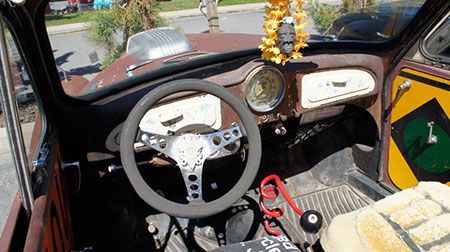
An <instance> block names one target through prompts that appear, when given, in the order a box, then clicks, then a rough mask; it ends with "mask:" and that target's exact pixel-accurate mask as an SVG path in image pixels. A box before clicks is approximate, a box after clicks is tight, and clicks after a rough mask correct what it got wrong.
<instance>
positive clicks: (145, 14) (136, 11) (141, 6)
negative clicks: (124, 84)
mask: <svg viewBox="0 0 450 252" xmlns="http://www.w3.org/2000/svg"><path fill="white" fill-rule="evenodd" d="M157 5H158V2H157V1H156V0H126V1H123V2H121V3H120V4H117V5H114V6H113V8H112V9H106V10H105V9H102V10H99V11H96V12H94V14H93V17H92V20H93V21H91V22H90V23H89V29H90V30H91V33H90V36H89V39H90V40H91V41H92V42H93V43H94V44H96V45H97V47H102V48H104V49H105V51H106V52H107V53H106V56H105V59H104V60H103V62H102V63H101V67H100V68H101V69H104V68H106V67H107V66H108V65H110V64H111V63H113V62H114V61H115V60H117V59H118V58H120V57H121V56H122V55H123V53H124V52H125V48H126V43H127V41H128V38H129V37H131V36H132V35H134V34H136V33H139V32H142V31H145V30H149V29H152V28H156V27H160V26H164V25H165V23H164V20H163V19H162V18H161V17H160V16H159V15H158V11H157V10H158V9H157V8H158V6H157ZM119 31H121V32H123V36H122V38H120V39H117V34H118V32H119Z"/></svg>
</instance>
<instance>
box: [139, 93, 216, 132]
mask: <svg viewBox="0 0 450 252" xmlns="http://www.w3.org/2000/svg"><path fill="white" fill-rule="evenodd" d="M221 126H222V116H221V107H220V99H219V98H217V97H215V96H213V95H203V96H199V97H194V98H190V99H186V100H181V101H177V102H172V103H169V104H166V105H163V106H160V107H156V108H152V109H150V110H149V111H147V113H146V114H145V115H144V117H143V118H142V120H141V122H140V124H139V127H140V128H141V130H143V131H148V132H152V133H156V134H167V132H168V131H172V132H176V131H179V130H182V131H183V132H186V131H195V132H202V131H209V130H211V129H214V130H218V129H220V127H221Z"/></svg>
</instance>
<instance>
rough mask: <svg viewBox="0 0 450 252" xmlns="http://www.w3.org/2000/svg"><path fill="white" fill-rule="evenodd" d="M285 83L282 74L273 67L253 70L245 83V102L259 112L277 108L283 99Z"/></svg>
mask: <svg viewBox="0 0 450 252" xmlns="http://www.w3.org/2000/svg"><path fill="white" fill-rule="evenodd" d="M284 85H285V81H284V77H283V75H282V74H281V72H280V71H279V70H278V69H276V68H275V67H272V66H261V67H258V68H256V69H255V70H253V71H252V72H251V73H250V74H249V75H248V76H247V79H245V82H244V90H243V92H244V100H245V102H246V103H247V105H248V106H250V107H251V108H252V109H253V110H255V111H257V112H267V111H270V110H272V109H273V108H275V107H276V106H277V105H278V104H279V103H280V102H281V100H282V99H283V96H284V89H285V87H284Z"/></svg>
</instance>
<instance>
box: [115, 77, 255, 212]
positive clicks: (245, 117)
mask: <svg viewBox="0 0 450 252" xmlns="http://www.w3.org/2000/svg"><path fill="white" fill-rule="evenodd" d="M185 91H197V92H204V93H208V94H212V95H214V96H216V97H218V98H220V99H221V100H222V101H223V102H225V103H227V104H228V105H229V106H230V107H231V108H232V109H233V110H234V111H235V112H236V114H237V115H238V116H239V119H240V120H241V123H240V125H233V126H232V127H231V128H229V129H225V130H222V131H217V132H213V133H208V134H194V133H182V134H181V135H160V134H155V133H152V132H146V131H143V130H141V129H140V127H139V124H140V122H141V120H142V118H143V117H144V115H145V113H146V112H147V111H148V110H149V109H150V108H151V107H152V106H153V105H155V104H156V103H157V102H158V101H160V100H161V99H163V98H164V97H167V96H169V95H171V94H175V93H178V92H185ZM244 136H245V137H246V138H247V141H248V157H247V163H246V166H245V168H244V170H243V172H242V175H241V177H240V179H239V180H238V181H237V183H236V184H235V185H234V186H233V187H232V188H231V189H230V190H229V191H228V192H226V193H225V194H224V195H222V196H221V197H219V198H217V199H215V200H212V201H209V202H205V201H204V200H203V194H202V174H203V166H204V163H205V161H206V159H207V158H208V157H209V156H210V155H211V154H213V153H215V152H217V151H218V150H220V149H221V148H223V147H224V146H226V145H228V144H230V143H232V142H234V141H236V140H238V139H240V138H242V137H244ZM136 141H137V142H140V143H142V144H144V145H146V146H149V147H151V148H153V149H155V150H157V151H159V152H161V153H163V154H165V155H167V156H169V157H170V158H172V159H173V160H174V161H175V162H176V163H177V166H178V168H179V169H180V171H181V174H182V175H183V179H184V182H185V185H186V189H187V192H188V195H187V200H188V202H189V203H188V204H182V203H178V202H174V201H171V200H168V199H166V198H164V197H163V196H161V195H159V194H158V193H156V192H155V191H154V190H153V189H152V188H151V187H150V186H149V185H148V184H147V183H146V182H145V181H144V179H143V177H142V175H141V174H140V172H139V170H138V167H137V165H136V159H135V153H134V144H135V142H136ZM160 143H164V144H160ZM120 156H121V160H122V165H123V167H124V170H125V173H126V175H127V176H128V179H129V180H130V182H131V185H132V186H133V188H134V190H135V191H136V193H137V194H138V195H139V196H140V197H141V198H142V199H143V200H144V201H145V202H146V203H147V204H148V205H150V206H151V207H153V208H155V209H157V210H159V211H161V212H163V213H166V214H169V215H172V216H176V217H184V218H203V217H208V216H211V215H214V214H217V213H219V212H221V211H223V210H225V209H227V208H228V207H230V206H231V205H232V204H233V203H235V202H236V201H237V200H238V199H239V198H241V197H242V196H243V195H244V194H245V192H246V191H247V190H248V189H249V188H250V186H251V184H252V183H253V181H254V179H255V177H256V174H257V172H258V169H259V164H260V160H261V136H260V134H259V128H258V125H257V123H256V121H255V118H254V117H253V115H252V113H251V112H250V110H249V109H248V108H247V106H246V105H245V104H244V103H243V102H242V100H241V99H239V98H238V97H237V96H236V95H234V94H233V93H232V92H230V91H229V90H227V89H226V88H224V87H222V86H219V85H217V84H215V83H212V82H208V81H204V80H197V79H185V80H176V81H172V82H169V83H166V84H163V85H161V86H159V87H157V88H155V89H153V90H151V91H150V92H149V93H147V94H146V95H145V96H144V97H143V98H142V99H141V100H139V102H138V103H137V104H136V105H135V106H134V108H133V110H132V111H131V112H130V114H129V115H128V118H127V120H126V121H125V124H124V127H123V129H122V136H121V142H120ZM167 179H168V180H170V178H167Z"/></svg>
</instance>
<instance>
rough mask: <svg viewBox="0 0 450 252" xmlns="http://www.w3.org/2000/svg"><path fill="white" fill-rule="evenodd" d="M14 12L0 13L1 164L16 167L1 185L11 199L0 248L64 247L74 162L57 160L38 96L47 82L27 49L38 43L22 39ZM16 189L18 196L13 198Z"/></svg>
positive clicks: (68, 239) (69, 238)
mask: <svg viewBox="0 0 450 252" xmlns="http://www.w3.org/2000/svg"><path fill="white" fill-rule="evenodd" d="M2 11H3V9H2ZM14 11H18V12H19V13H20V12H21V11H22V9H20V8H15V9H14ZM15 14H16V13H13V14H11V13H10V15H3V14H2V13H0V48H1V57H0V58H1V62H0V65H1V67H2V68H1V69H2V70H1V71H0V84H1V85H0V90H1V93H0V94H1V95H0V98H1V105H2V111H0V112H1V113H0V116H3V118H4V121H2V120H0V128H2V127H4V126H5V125H6V127H5V128H4V129H1V131H2V135H7V136H8V138H7V139H6V137H3V138H0V139H1V141H2V142H1V143H0V144H1V145H3V146H5V145H8V147H11V148H10V153H11V156H12V157H13V162H11V165H10V166H3V164H1V165H2V167H1V168H2V170H3V169H5V170H12V169H13V168H14V167H15V168H16V174H17V178H18V183H17V184H16V187H15V188H13V189H11V190H10V188H5V186H6V185H5V184H6V183H3V182H4V181H2V183H0V190H1V192H2V194H0V195H1V196H2V200H4V199H5V198H6V197H4V192H7V193H9V194H10V195H7V196H11V194H12V198H13V199H14V202H13V203H12V206H7V208H8V210H7V212H3V211H2V213H1V214H2V216H1V218H2V220H3V219H7V220H6V223H3V222H2V223H0V224H2V225H1V226H2V227H3V224H4V229H3V232H2V235H1V238H0V251H22V250H23V251H69V250H70V249H71V248H72V246H73V235H72V229H71V222H70V216H69V207H68V202H67V194H66V193H67V192H66V188H67V187H66V184H65V177H64V174H63V170H64V168H67V167H76V164H65V163H64V162H62V158H61V154H60V147H59V142H58V137H57V134H56V131H55V126H54V124H52V123H51V121H50V120H48V119H49V117H48V115H49V114H51V113H49V112H50V110H49V109H48V107H49V104H48V103H49V101H50V99H41V98H42V97H45V90H44V88H45V86H44V85H42V84H43V83H48V79H46V76H47V75H46V74H43V73H45V71H46V70H45V67H44V68H42V67H43V66H44V64H42V61H41V60H42V58H40V56H39V55H38V56H35V55H33V54H32V53H31V52H33V51H36V50H37V49H36V45H37V44H38V43H37V42H36V41H35V40H34V36H32V35H31V36H30V37H31V38H30V37H28V38H27V35H29V34H32V32H29V31H28V33H26V32H24V31H23V27H21V26H18V25H17V24H19V23H21V22H19V21H17V19H16V17H17V16H20V15H15ZM24 22H27V20H25V21H24ZM38 83H39V84H41V85H38ZM3 132H4V134H3ZM8 142H9V144H8ZM3 146H2V147H3ZM66 170H68V169H66ZM11 173H12V172H11ZM3 179H4V178H2V180H3ZM6 179H9V177H7V178H6ZM11 179H12V180H15V179H16V178H14V177H12V178H11ZM17 188H18V189H19V191H20V194H19V193H17V196H16V197H15V198H14V195H15V193H16V192H17ZM3 203H6V202H2V204H3ZM5 205H6V204H5ZM5 208H6V207H5ZM9 209H11V210H10V211H9ZM8 216H9V217H8ZM25 241H27V242H26V244H25Z"/></svg>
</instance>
